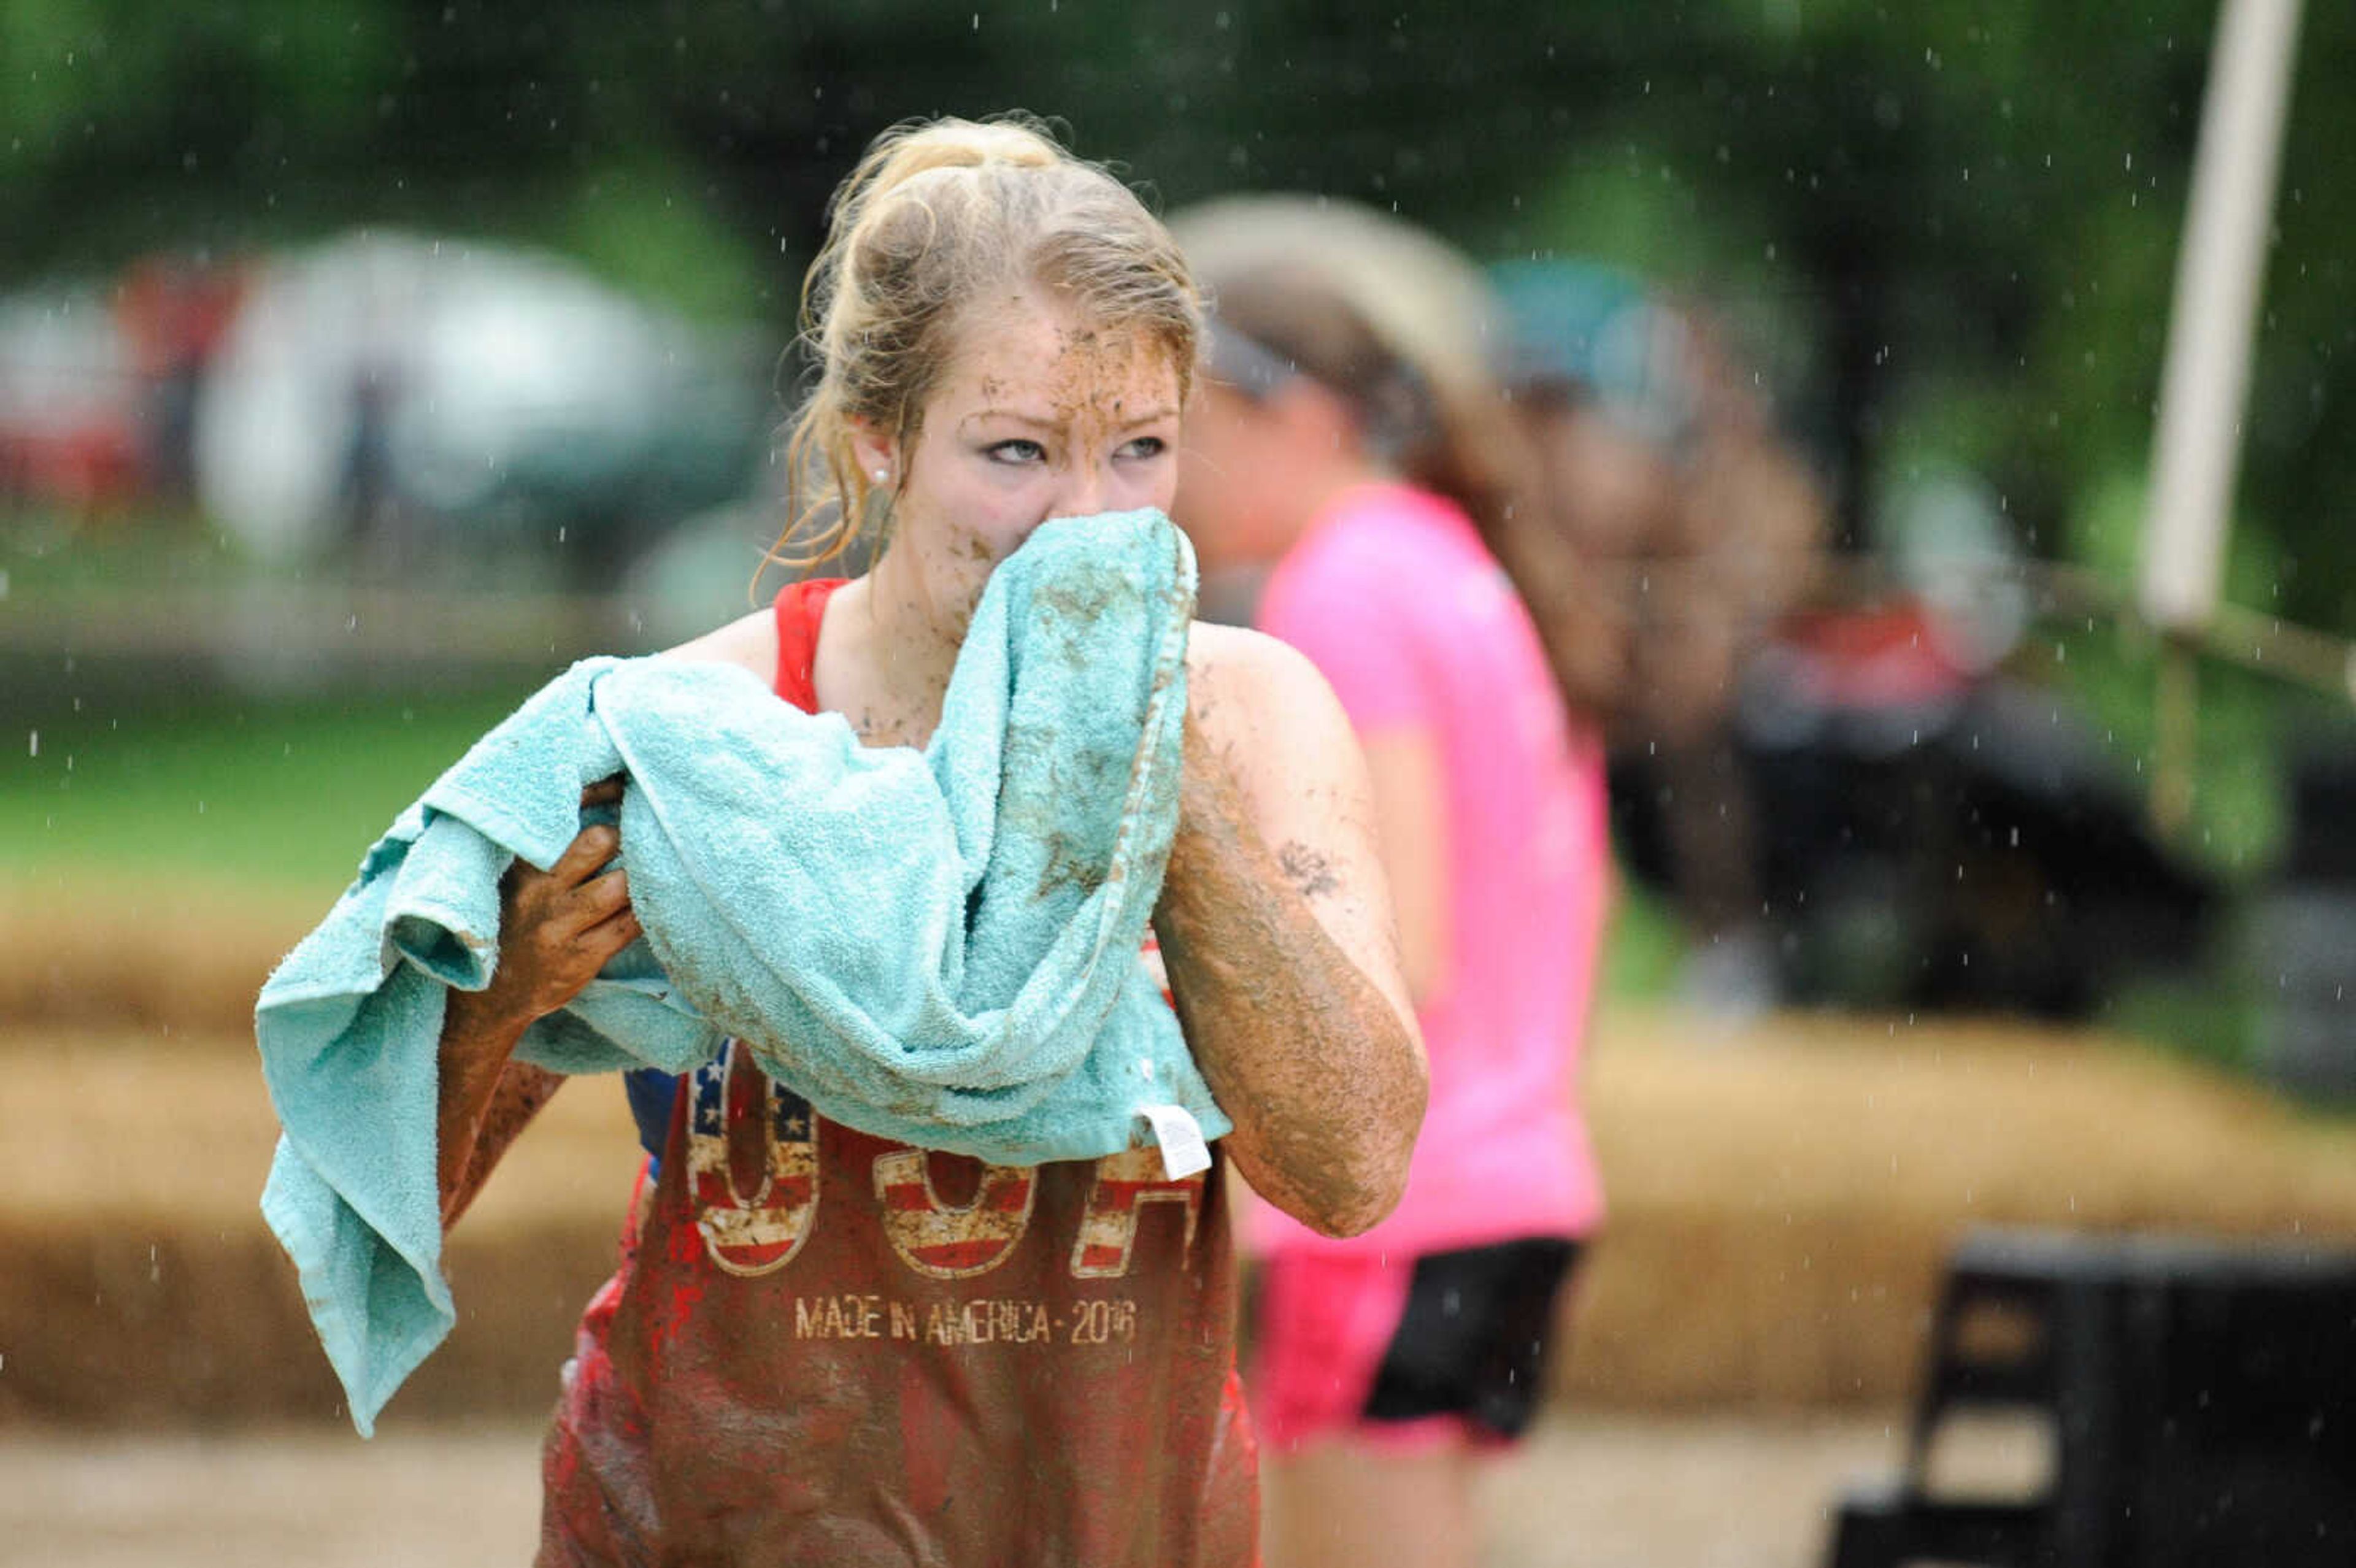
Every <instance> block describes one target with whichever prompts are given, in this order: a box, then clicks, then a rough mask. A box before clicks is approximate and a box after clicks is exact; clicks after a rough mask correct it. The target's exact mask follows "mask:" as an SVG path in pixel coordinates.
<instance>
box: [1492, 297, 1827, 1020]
mask: <svg viewBox="0 0 2356 1568" xmlns="http://www.w3.org/2000/svg"><path fill="white" fill-rule="evenodd" d="M1493 275H1494V279H1495V281H1496V283H1497V286H1498V289H1499V291H1500V293H1502V294H1503V296H1504V298H1505V302H1506V307H1507V310H1508V312H1509V314H1510V317H1511V324H1512V325H1511V335H1512V341H1511V344H1510V346H1509V347H1508V348H1507V351H1506V356H1505V358H1506V363H1507V364H1508V365H1509V367H1510V369H1509V372H1508V374H1509V376H1510V379H1511V384H1512V386H1513V389H1514V392H1515V408H1516V410H1517V411H1518V414H1519V418H1520V421H1521V423H1522V426H1523V428H1524V430H1525V431H1526V433H1527V435H1528V437H1529V439H1530V441H1531V443H1532V444H1533V446H1534V447H1535V448H1536V450H1537V462H1538V464H1539V470H1540V473H1541V474H1542V475H1543V483H1542V484H1541V485H1538V486H1537V488H1536V489H1535V490H1534V492H1533V494H1532V503H1533V504H1532V506H1531V507H1530V508H1529V510H1528V512H1527V514H1526V516H1525V517H1521V518H1519V519H1517V526H1516V532H1517V534H1518V535H1519V536H1521V537H1522V539H1526V540H1527V542H1526V543H1517V544H1516V546H1515V549H1513V550H1512V552H1511V553H1512V555H1513V556H1514V558H1515V560H1517V561H1519V562H1522V563H1524V565H1523V571H1522V576H1523V578H1524V579H1525V581H1527V582H1530V583H1531V584H1533V586H1532V588H1531V589H1530V590H1529V592H1530V593H1531V597H1532V599H1533V601H1534V602H1535V603H1540V604H1542V605H1543V606H1544V608H1543V610H1542V612H1541V616H1540V624H1541V626H1542V627H1543V628H1544V629H1545V630H1546V632H1547V644H1548V647H1549V649H1550V651H1551V652H1552V654H1553V656H1554V661H1555V667H1556V670H1557V672H1558V677H1559V678H1561V679H1562V680H1563V682H1564V683H1565V687H1566V689H1569V690H1572V691H1575V692H1577V693H1579V694H1580V695H1581V696H1582V697H1583V698H1584V699H1585V700H1586V702H1587V703H1588V704H1589V706H1590V709H1592V710H1593V711H1594V712H1596V713H1597V714H1599V715H1600V716H1601V718H1602V720H1603V722H1604V723H1605V725H1606V727H1607V730H1608V732H1609V734H1610V737H1611V740H1612V744H1613V747H1614V750H1615V752H1617V753H1618V755H1619V757H1620V759H1621V770H1622V779H1623V791H1633V792H1636V793H1641V794H1643V795H1646V796H1647V797H1648V798H1649V802H1650V805H1651V807H1652V815H1653V817H1654V819H1655V821H1656V822H1657V825H1658V826H1657V838H1658V841H1659V843H1660V846H1661V849H1662V851H1663V853H1662V854H1661V856H1660V857H1659V858H1658V863H1657V865H1656V866H1655V867H1654V868H1651V869H1657V870H1658V871H1659V873H1660V875H1661V877H1662V880H1665V883H1666V885H1667V887H1668V889H1669V891H1670V892H1671V894H1672V897H1673V901H1674V903H1675V906H1676V909H1677V912H1678V913H1679V914H1680V915H1681V916H1682V917H1683V919H1684V921H1685V923H1686V926H1687V934H1688V941H1689V943H1690V944H1691V955H1690V956H1689V958H1688V960H1687V968H1686V974H1685V978H1684V986H1683V988H1684V991H1685V994H1686V997H1687V1000H1689V1001H1691V1002H1693V1003H1695V1004H1697V1005H1698V1006H1699V1007H1701V1008H1704V1009H1706V1010H1708V1011H1709V1012H1712V1013H1714V1014H1718V1015H1720V1016H1723V1017H1730V1018H1735V1019H1740V1018H1747V1017H1750V1016H1752V1015H1754V1014H1756V1013H1758V1012H1759V1011H1761V1010H1762V1009H1763V1008H1766V1007H1768V1006H1771V1005H1772V1003H1773V1002H1774V1001H1775V999H1776V997H1777V994H1778V989H1779V987H1778V984H1777V979H1776V975H1775V968H1774V957H1773V954H1772V948H1771V946H1770V938H1769V937H1768V936H1767V934H1766V933H1765V930H1764V926H1763V923H1762V919H1761V915H1762V910H1761V907H1760V904H1761V890H1760V883H1759V871H1758V862H1759V857H1760V843H1761V840H1760V823H1759V821H1758V816H1759V813H1758V807H1757V805H1756V803H1755V802H1754V800H1753V798H1752V793H1751V786H1750V781H1749V779H1748V778H1747V776H1746V774H1745V771H1744V767H1743V763H1742V759H1741V758H1740V755H1739V753H1738V749H1737V746H1736V744H1735V740H1734V735H1733V722H1734V716H1735V708H1736V699H1737V696H1738V692H1739V684H1740V678H1741V676H1742V674H1743V671H1744V670H1745V668H1746V667H1748V665H1749V663H1750V660H1751V656H1753V654H1755V652H1756V651H1757V650H1758V648H1759V647H1760V645H1761V644H1762V641H1763V640H1764V639H1765V638H1766V636H1767V635H1768V634H1769V633H1770V632H1771V631H1772V629H1773V628H1774V627H1775V626H1776V625H1777V624H1779V622H1780V621H1781V620H1782V619H1783V617H1784V616H1785V615H1786V614H1788V613H1790V612H1791V611H1792V610H1793V609H1794V607H1795V606H1797V605H1798V604H1800V603H1803V602H1804V600H1805V598H1806V597H1807V595H1808V594H1809V593H1810V592H1811V591H1812V589H1813V588H1814V587H1815V581H1816V578H1817V575H1818V573H1817V557H1818V552H1819V550H1820V549H1821V548H1822V546H1823V543H1824V541H1825V536H1826V524H1827V516H1826V507H1825V504H1824V500H1823V496H1822V493H1821V490H1820V487H1819V486H1818V485H1817V483H1816V481H1815V477H1814V475H1812V474H1811V473H1810V472H1809V469H1808V466H1807V464H1806V463H1805V462H1804V460H1803V459H1802V458H1800V457H1799V455H1798V454H1797V453H1795V452H1794V451H1793V449H1792V448H1791V447H1790V446H1789V444H1788V443H1786V442H1785V440H1784V438H1783V435H1782V433H1781V432H1779V431H1778V430H1777V428H1776V423H1775V420H1774V416H1773V412H1772V408H1771V406H1770V404H1769V401H1768V400H1767V398H1766V397H1765V396H1764V394H1763V393H1762V391H1760V390H1759V389H1758V388H1757V385H1756V382H1755V379H1753V378H1751V376H1749V375H1748V373H1747V370H1746V368H1745V367H1744V366H1743V365H1742V364H1741V362H1740V360H1739V359H1738V358H1737V357H1736V356H1735V355H1734V354H1733V352H1732V351H1731V349H1730V347H1729V346H1728V344H1727V343H1726V340H1725V337H1724V335H1723V334H1722V333H1721V332H1719V330H1717V329H1716V328H1715V327H1713V326H1711V325H1708V324H1706V323H1705V322H1702V321H1699V320H1697V318H1696V317H1695V316H1694V315H1691V314H1690V313H1687V312H1681V311H1677V310H1675V309H1672V308H1670V307H1668V306H1666V305H1665V304H1661V303H1659V302H1658V301H1657V300H1655V298H1654V297H1652V294H1651V293H1650V292H1649V291H1648V290H1646V289H1645V288H1644V286H1643V285H1641V284H1640V283H1638V282H1637V281H1636V280H1634V279H1633V278H1631V277H1629V276H1627V275H1626V274H1624V273H1622V272H1617V271H1614V270H1612V269H1609V268H1604V267H1600V266H1595V265H1591V264H1582V263H1578V262H1568V261H1565V262H1521V263H1513V264H1508V265H1505V266H1503V267H1500V268H1498V269H1496V271H1495V272H1494V274H1493Z"/></svg>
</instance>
